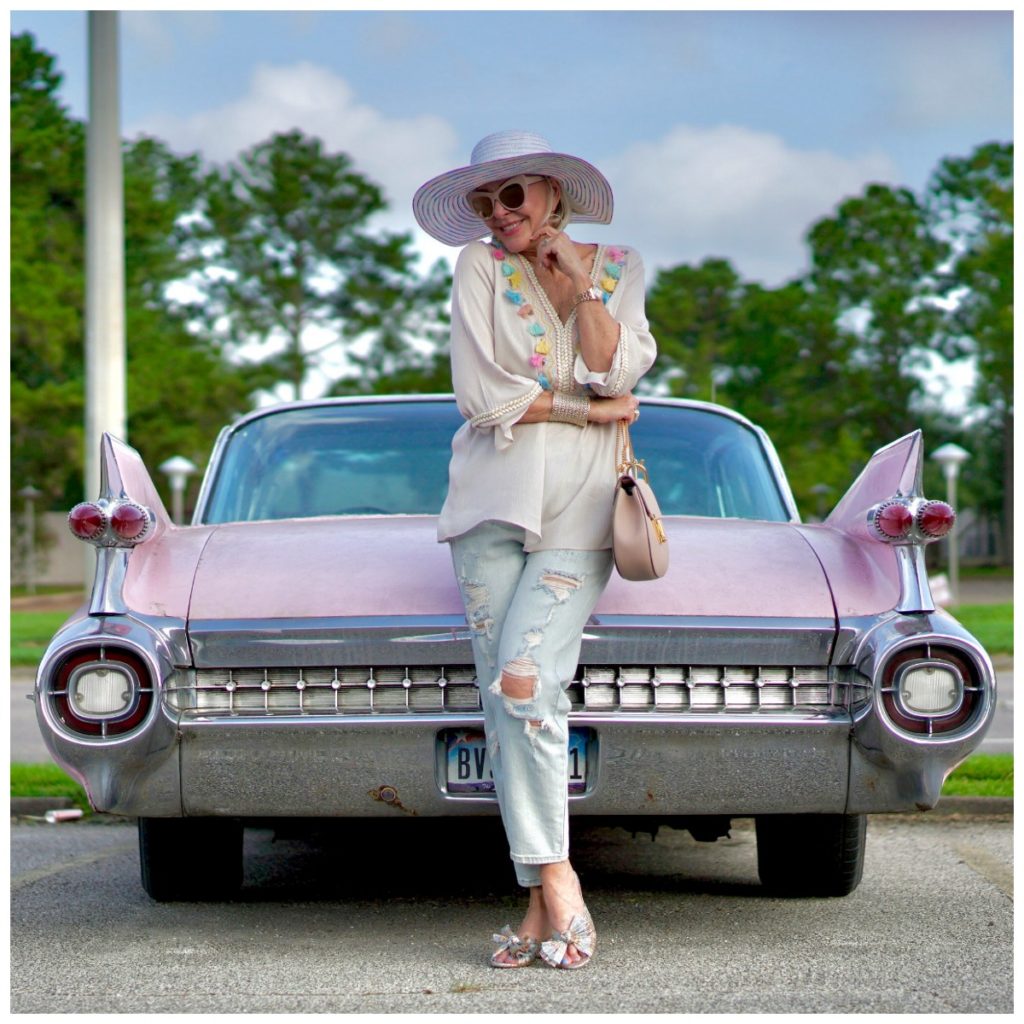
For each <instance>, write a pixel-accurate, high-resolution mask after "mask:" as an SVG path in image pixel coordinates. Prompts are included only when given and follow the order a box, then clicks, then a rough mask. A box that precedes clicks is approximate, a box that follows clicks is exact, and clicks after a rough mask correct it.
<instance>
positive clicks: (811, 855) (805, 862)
mask: <svg viewBox="0 0 1024 1024" xmlns="http://www.w3.org/2000/svg"><path fill="white" fill-rule="evenodd" d="M755 827H756V830H757V873H758V875H759V876H760V878H761V884H762V885H763V886H764V887H765V888H766V889H770V890H771V891H772V892H773V893H774V894H776V895H779V896H848V895H849V894H850V893H851V892H853V890H854V889H856V888H857V886H858V885H859V884H860V880H861V876H862V875H863V873H864V846H865V841H866V839H867V831H868V825H867V815H864V814H766V815H759V816H758V817H757V818H756V819H755Z"/></svg>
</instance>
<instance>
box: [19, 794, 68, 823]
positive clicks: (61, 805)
mask: <svg viewBox="0 0 1024 1024" xmlns="http://www.w3.org/2000/svg"><path fill="white" fill-rule="evenodd" d="M74 806H75V801H74V800H72V799H71V797H69V796H12V797H11V817H12V818H15V817H21V816H28V817H35V818H41V817H42V816H43V815H44V814H45V813H46V812H47V811H63V810H66V809H67V808H68V807H74Z"/></svg>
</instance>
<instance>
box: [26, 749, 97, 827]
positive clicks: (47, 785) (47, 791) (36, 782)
mask: <svg viewBox="0 0 1024 1024" xmlns="http://www.w3.org/2000/svg"><path fill="white" fill-rule="evenodd" d="M11 796H12V797H18V796H66V797H70V798H71V799H72V800H73V801H74V803H75V806H76V807H80V808H81V809H82V810H83V811H85V813H86V814H90V813H92V808H91V807H90V806H89V799H88V797H86V795H85V790H84V789H83V788H82V787H81V786H80V785H79V784H78V783H77V782H75V780H74V779H72V778H71V777H70V776H69V775H67V774H66V773H65V772H64V771H62V770H61V769H60V768H58V767H57V766H56V765H55V764H21V763H20V762H17V761H15V762H13V763H12V764H11Z"/></svg>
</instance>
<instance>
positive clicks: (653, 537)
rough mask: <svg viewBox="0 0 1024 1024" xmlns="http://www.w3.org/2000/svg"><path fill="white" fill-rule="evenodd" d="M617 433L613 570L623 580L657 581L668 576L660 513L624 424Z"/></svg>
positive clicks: (626, 426) (644, 469)
mask: <svg viewBox="0 0 1024 1024" xmlns="http://www.w3.org/2000/svg"><path fill="white" fill-rule="evenodd" d="M618 432H619V433H618V443H617V444H616V460H617V470H618V474H619V478H618V480H616V482H615V498H614V501H613V503H612V555H613V557H614V559H615V568H616V569H617V570H618V573H619V575H620V576H621V577H622V578H623V579H626V580H657V579H660V578H661V577H662V576H664V575H665V573H666V572H668V537H666V536H665V530H664V527H663V526H662V525H661V509H660V508H658V500H657V498H655V497H654V491H652V490H651V486H650V484H649V483H648V482H647V467H646V466H645V465H644V464H643V462H642V461H641V460H640V459H638V458H637V457H636V453H635V452H634V451H633V443H632V441H630V438H629V426H628V424H627V423H626V421H625V420H619V423H618ZM619 452H621V458H620V457H619Z"/></svg>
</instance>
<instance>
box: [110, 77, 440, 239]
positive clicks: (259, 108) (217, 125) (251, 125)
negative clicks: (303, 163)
mask: <svg viewBox="0 0 1024 1024" xmlns="http://www.w3.org/2000/svg"><path fill="white" fill-rule="evenodd" d="M293 128H299V129H301V130H302V131H303V132H305V133H306V134H309V135H315V136H317V137H318V138H320V139H322V140H323V142H324V143H325V145H326V146H327V148H328V149H330V150H334V151H343V152H345V153H348V154H349V155H350V156H351V157H352V159H353V162H354V163H355V166H356V168H357V169H358V170H359V171H360V172H361V173H363V174H366V175H367V176H368V177H369V178H370V179H371V180H373V181H374V182H376V183H377V184H379V185H381V186H382V187H383V188H384V191H385V193H386V195H387V197H388V200H389V202H390V203H391V205H392V207H393V208H394V213H393V214H392V215H390V216H389V218H388V220H391V221H394V222H396V223H397V222H400V223H402V224H404V225H405V226H408V224H409V222H410V221H411V215H409V214H408V209H409V203H410V201H411V199H412V194H413V192H414V191H415V190H416V188H418V187H419V185H421V184H422V183H423V182H424V181H425V180H426V179H427V178H428V177H430V176H431V175H432V174H436V173H438V172H439V171H440V170H443V169H444V168H445V167H452V166H455V164H456V163H457V162H458V161H457V159H456V157H455V155H454V154H455V152H456V136H455V131H454V129H453V128H452V127H451V125H450V124H448V122H447V121H445V120H444V119H443V118H440V117H435V116H420V117H410V118H394V117H389V116H387V115H385V114H383V113H381V112H380V111H379V110H377V109H375V108H374V107H372V106H369V105H368V104H365V103H360V102H359V101H358V100H357V98H356V96H355V93H354V92H353V90H352V88H351V86H350V85H349V84H348V83H347V82H346V81H345V80H344V79H343V78H341V77H339V76H338V75H336V74H334V73H333V72H331V71H328V70H326V69H325V68H322V67H319V66H317V65H315V64H312V63H310V62H308V61H303V62H300V63H298V64H292V65H289V66H287V67H279V66H272V65H269V64H258V65H257V66H256V67H255V69H254V71H253V73H252V75H251V77H250V80H249V88H248V91H247V92H246V94H245V95H244V96H241V97H239V98H238V99H235V100H230V101H229V102H227V103H224V104H222V105H221V106H218V107H214V108H210V109H208V110H205V111H201V112H199V113H196V114H193V115H190V116H188V117H179V116H176V115H171V114H166V115H163V116H158V117H150V118H148V119H147V120H146V123H145V124H135V125H132V126H130V128H129V134H135V133H137V132H146V133H148V134H153V135H156V136H158V137H160V138H163V139H165V140H167V142H168V143H169V144H170V145H171V146H172V147H173V148H174V149H176V150H179V151H196V150H198V151H199V152H201V153H202V155H203V156H204V157H205V158H206V159H208V160H212V161H217V162H222V161H225V160H229V159H231V158H233V157H234V156H236V155H237V154H238V153H240V152H241V151H242V150H244V149H247V148H248V147H250V146H252V145H254V144H255V143H258V142H262V141H264V140H265V139H267V138H268V137H269V136H270V135H271V134H272V133H273V132H280V131H290V130H292V129H293Z"/></svg>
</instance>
